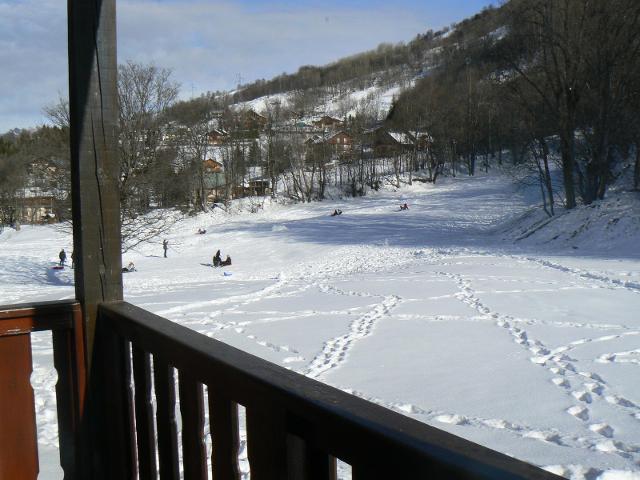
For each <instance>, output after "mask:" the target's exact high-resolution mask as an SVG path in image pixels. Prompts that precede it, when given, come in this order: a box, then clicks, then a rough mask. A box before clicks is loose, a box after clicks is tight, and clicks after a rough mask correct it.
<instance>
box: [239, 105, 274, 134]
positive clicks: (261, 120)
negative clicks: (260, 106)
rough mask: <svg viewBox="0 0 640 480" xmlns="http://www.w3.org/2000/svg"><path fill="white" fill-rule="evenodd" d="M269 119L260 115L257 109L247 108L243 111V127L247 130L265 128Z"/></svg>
mask: <svg viewBox="0 0 640 480" xmlns="http://www.w3.org/2000/svg"><path fill="white" fill-rule="evenodd" d="M268 123H269V119H268V118H267V117H265V116H263V115H260V114H259V113H258V112H256V111H255V110H247V111H244V112H242V127H243V128H244V129H245V130H258V131H262V130H264V129H265V127H266V126H267V124H268Z"/></svg>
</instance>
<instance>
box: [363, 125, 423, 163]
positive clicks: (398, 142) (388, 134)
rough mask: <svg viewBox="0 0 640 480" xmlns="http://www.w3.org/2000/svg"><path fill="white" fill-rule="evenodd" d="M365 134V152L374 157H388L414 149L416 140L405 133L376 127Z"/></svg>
mask: <svg viewBox="0 0 640 480" xmlns="http://www.w3.org/2000/svg"><path fill="white" fill-rule="evenodd" d="M364 133H365V135H364V136H365V144H366V146H367V150H369V151H371V152H372V153H373V155H374V156H376V157H388V156H392V155H395V154H397V153H400V152H403V151H409V150H412V149H413V148H415V146H416V139H415V137H414V136H413V135H411V134H410V133H407V132H397V131H392V130H388V129H386V128H384V127H376V128H372V129H370V130H367V131H365V132H364Z"/></svg>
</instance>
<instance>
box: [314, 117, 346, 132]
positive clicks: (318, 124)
mask: <svg viewBox="0 0 640 480" xmlns="http://www.w3.org/2000/svg"><path fill="white" fill-rule="evenodd" d="M312 123H313V126H314V127H315V128H317V129H319V130H330V129H338V128H342V127H343V126H344V122H343V121H342V120H339V119H337V118H334V117H330V116H328V115H324V116H322V117H320V119H318V120H315V121H313V122H312Z"/></svg>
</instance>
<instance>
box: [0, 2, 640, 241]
mask: <svg viewBox="0 0 640 480" xmlns="http://www.w3.org/2000/svg"><path fill="white" fill-rule="evenodd" d="M119 70H120V73H119V100H120V140H119V153H120V156H121V176H120V178H121V182H120V188H121V192H120V194H121V198H122V212H123V225H125V230H126V225H129V224H131V225H135V227H132V229H133V231H134V232H135V233H133V234H132V235H139V232H138V231H137V230H136V229H137V228H138V227H139V226H138V225H137V222H138V221H139V219H140V218H142V217H144V216H149V215H150V217H149V218H150V220H149V222H150V223H154V222H157V218H155V217H154V216H153V212H154V211H155V210H156V209H159V208H161V209H162V208H174V207H178V208H179V209H181V210H182V211H199V210H206V209H208V208H210V206H211V203H212V202H215V201H222V202H224V203H227V202H228V201H230V200H231V199H233V198H236V197H238V196H246V195H249V194H253V195H255V194H256V190H255V181H256V179H257V180H259V181H264V182H268V183H269V186H268V187H265V188H266V189H265V188H262V189H261V190H260V191H261V192H262V193H265V192H267V191H268V192H269V193H270V194H271V195H272V196H274V197H275V196H277V195H281V196H284V197H287V198H290V199H294V200H298V201H312V200H322V199H323V198H325V196H326V195H327V191H328V189H330V188H336V189H338V191H340V192H342V193H343V194H345V195H364V194H366V192H367V190H368V189H377V188H379V187H380V185H381V183H382V182H384V181H389V182H392V183H394V184H395V185H396V186H398V187H400V184H401V182H403V181H408V182H409V183H411V182H412V181H413V180H420V181H430V182H434V183H435V182H436V181H437V179H438V178H439V177H440V176H447V175H451V176H455V175H475V173H476V172H477V170H478V169H480V168H481V169H483V170H486V171H489V170H490V169H491V168H493V167H494V166H496V165H507V164H508V165H510V166H513V167H514V169H515V170H517V171H519V172H524V174H522V175H526V176H528V177H529V178H533V179H534V180H533V181H535V182H537V183H538V184H539V187H540V192H541V200H542V204H543V207H544V210H545V211H546V212H547V214H548V215H549V216H553V215H554V214H555V212H556V209H557V208H558V206H560V207H562V208H567V209H572V208H574V207H575V206H577V205H580V204H590V203H592V202H594V201H597V200H600V199H603V198H604V197H605V196H606V194H607V191H608V188H609V187H610V186H611V185H612V184H613V183H615V182H616V179H617V178H618V177H619V176H620V175H623V174H624V175H627V176H628V177H631V178H632V188H634V189H636V190H638V189H639V188H640V148H638V145H640V121H639V118H640V117H639V116H638V111H639V108H640V3H638V2H637V1H636V0H596V1H590V2H585V1H583V0H511V1H509V2H506V3H504V4H503V5H501V6H500V7H496V8H494V7H490V8H486V9H484V10H483V11H481V12H480V13H478V14H476V15H475V16H473V17H471V18H469V19H466V20H464V21H461V22H460V23H458V24H455V25H452V26H451V27H447V28H445V29H443V30H440V31H438V32H433V31H428V32H426V33H425V34H422V35H418V36H417V37H416V38H415V39H413V40H412V41H410V42H408V43H406V44H397V45H391V44H382V45H380V46H379V47H378V48H377V49H375V50H372V51H369V52H364V53H362V54H358V55H353V56H351V57H348V58H345V59H342V60H339V61H336V62H334V63H332V64H330V65H326V66H319V67H315V66H303V67H301V68H300V69H299V70H298V72H296V73H293V74H282V75H280V76H277V77H275V78H273V79H271V80H259V81H256V82H252V83H250V84H247V85H242V86H240V87H239V88H238V89H237V90H236V91H234V92H210V93H207V94H204V95H201V96H200V97H197V98H192V99H189V100H186V101H179V100H178V94H179V88H180V86H179V85H177V84H176V83H175V82H174V81H173V80H172V77H171V71H169V70H167V69H163V68H161V67H159V66H155V65H142V64H136V63H132V62H127V63H125V64H123V65H121V66H120V69H119ZM385 89H386V91H393V92H396V93H394V94H393V95H394V97H393V99H392V101H391V102H390V105H389V108H386V107H384V108H383V107H381V101H380V98H379V97H376V95H380V92H381V91H385ZM363 91H367V92H369V93H367V95H363V94H361V93H359V92H363ZM270 96H276V97H277V98H278V99H276V100H275V101H272V100H270ZM262 98H265V100H264V101H263V102H262V103H261V104H262V105H263V109H262V110H260V112H259V113H256V112H254V111H253V108H254V107H252V106H250V105H252V104H251V101H254V104H255V102H261V99H262ZM280 99H284V100H285V101H283V102H281V101H280ZM45 112H46V114H47V116H48V118H49V119H50V125H48V126H44V127H39V128H36V129H33V130H23V131H14V132H9V133H7V134H5V135H3V136H2V137H1V138H0V173H3V175H1V176H0V223H3V224H13V223H14V222H15V220H16V212H17V208H18V207H17V205H19V204H20V202H21V201H22V203H23V204H24V203H25V202H24V198H25V197H29V196H36V195H37V192H46V193H47V195H50V196H52V197H55V199H56V211H55V215H56V218H57V219H64V218H68V208H69V203H70V202H69V198H68V185H69V182H68V150H67V146H68V109H67V105H66V101H65V100H64V99H61V100H60V101H59V102H58V103H57V104H54V105H50V106H48V107H46V108H45ZM321 115H325V116H329V117H330V121H335V124H334V125H333V126H330V127H327V126H326V125H322V126H319V125H318V124H316V123H315V121H316V120H317V118H318V117H319V116H321ZM331 117H337V118H331ZM314 125H315V126H314ZM340 132H342V133H340ZM212 133H213V134H214V136H216V140H215V141H213V140H212V138H213V137H212ZM334 134H340V135H342V136H343V137H344V138H342V139H341V140H340V141H341V142H345V141H347V142H348V145H346V144H343V145H335V139H333V138H332V135H334ZM381 138H382V139H381ZM212 142H213V143H212ZM332 142H333V144H332ZM385 142H386V143H385ZM338 147H339V148H338ZM346 147H348V148H346ZM208 160H212V161H214V162H217V164H219V165H220V172H221V173H220V172H218V173H217V174H216V175H218V177H217V178H218V180H216V182H218V183H219V182H222V185H223V186H222V187H219V186H218V183H216V185H215V186H213V187H212V180H211V175H210V173H211V172H210V171H207V167H206V165H207V164H206V162H207V161H208ZM209 165H211V164H209ZM557 173H559V175H558V174H557ZM558 179H560V181H557V180H558ZM252 181H253V182H254V187H253V188H254V189H253V190H251V189H249V188H248V186H249V185H250V183H251V182H252ZM34 192H35V193H34ZM20 199H22V200H20ZM152 233H153V232H152Z"/></svg>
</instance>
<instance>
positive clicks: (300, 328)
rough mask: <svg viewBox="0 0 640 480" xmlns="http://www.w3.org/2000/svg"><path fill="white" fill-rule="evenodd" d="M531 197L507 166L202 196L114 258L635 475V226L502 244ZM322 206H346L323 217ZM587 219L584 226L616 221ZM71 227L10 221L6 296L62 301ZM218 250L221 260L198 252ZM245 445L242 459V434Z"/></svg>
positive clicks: (42, 348)
mask: <svg viewBox="0 0 640 480" xmlns="http://www.w3.org/2000/svg"><path fill="white" fill-rule="evenodd" d="M611 201H613V202H615V199H612V200H611ZM404 202H407V203H408V204H409V210H408V211H402V212H401V211H399V205H400V204H401V203H404ZM531 207H532V205H531V203H530V198H529V197H528V196H527V195H524V194H523V193H522V192H519V191H517V190H516V189H515V188H513V187H512V185H511V181H510V180H509V179H508V178H506V177H503V176H500V175H492V176H482V175H480V176H478V177H475V178H467V177H464V178H461V177H458V178H445V179H443V181H442V183H439V184H437V185H435V186H434V185H431V184H422V183H420V184H418V183H414V185H413V186H406V187H404V188H402V189H400V190H396V189H394V188H391V187H387V188H385V189H382V190H381V191H379V192H373V193H371V194H370V195H368V196H366V197H363V198H358V199H346V200H333V201H327V202H322V203H311V204H293V205H283V204H279V203H275V202H267V203H265V207H264V209H262V210H259V211H258V213H250V212H249V209H248V208H247V209H246V210H244V211H238V210H239V206H238V205H236V206H235V208H236V211H235V213H234V214H233V215H229V214H226V213H224V212H223V211H221V210H218V209H216V210H214V211H213V212H211V213H208V214H203V215H200V216H198V217H192V218H188V219H186V220H184V221H182V222H181V223H180V224H179V225H177V226H176V228H175V229H174V230H173V231H172V232H171V233H170V234H169V235H168V236H167V239H168V241H169V252H168V256H169V258H167V259H164V258H162V247H161V244H160V242H157V243H152V244H145V245H142V246H141V247H140V248H139V249H137V250H136V251H133V252H130V253H128V254H126V255H125V257H124V259H123V260H124V262H125V263H128V262H129V261H133V262H134V263H135V264H136V267H137V272H134V273H128V274H125V277H124V285H125V297H126V299H127V300H128V301H130V302H132V303H134V304H137V305H139V306H141V307H143V308H146V309H148V310H151V311H153V312H155V313H158V314H160V315H163V316H166V317H168V318H170V319H171V320H173V321H176V322H179V323H181V324H183V325H186V326H188V327H190V328H193V329H196V330H198V331H200V332H202V333H204V334H206V335H208V336H210V337H212V338H217V339H220V340H222V341H225V342H227V343H229V344H231V345H234V346H236V347H239V348H241V349H243V350H246V351H248V352H251V353H253V354H256V355H258V356H260V357H262V358H265V359H267V360H269V361H272V362H275V363H278V364H280V365H282V366H285V367H287V368H291V369H293V370H295V371H298V372H300V373H302V374H305V375H308V376H310V377H312V378H316V379H318V380H320V381H323V382H327V383H329V384H332V385H335V386H337V387H339V388H342V389H345V390H347V391H350V392H353V393H354V394H356V395H359V396H361V397H363V398H366V399H369V400H371V401H374V402H377V403H379V404H382V405H384V406H386V407H388V408H391V409H393V410H395V411H398V412H400V413H403V414H406V415H409V416H412V417H414V418H416V419H418V420H420V421H423V422H426V423H428V424H431V425H435V426H437V427H439V428H443V429H445V430H448V431H450V432H453V433H455V434H456V435H460V436H463V437H465V438H469V439H471V440H473V441H475V442H479V443H482V444H484V445H487V446H489V447H491V448H494V449H497V450H500V451H503V452H506V453H508V454H509V455H513V456H516V457H518V458H522V459H524V460H527V461H530V462H532V463H534V464H537V465H541V466H543V467H545V468H548V469H550V470H552V471H554V472H557V473H560V474H562V475H564V476H567V477H569V478H572V479H575V480H595V479H598V480H611V479H617V480H620V479H638V478H640V382H639V381H638V378H639V377H638V368H639V367H640V316H639V315H638V313H637V312H640V281H638V280H639V279H640V252H638V250H637V249H635V248H633V247H634V245H636V244H637V241H638V230H637V229H627V227H626V226H625V225H636V224H635V223H633V222H634V220H631V221H629V220H625V219H627V217H628V215H629V211H624V212H621V213H620V216H621V219H620V220H619V221H618V222H615V223H613V224H612V226H611V227H610V230H611V231H614V230H615V231H616V232H617V233H615V235H614V234H612V235H611V237H604V238H605V239H606V240H607V241H608V242H613V239H617V240H616V241H617V243H616V248H611V249H608V250H602V249H600V248H598V247H599V246H600V245H598V242H590V241H588V240H587V239H588V236H587V235H588V234H589V233H588V232H589V231H591V232H593V231H594V230H589V229H587V230H586V231H585V232H586V233H584V237H578V236H574V238H573V240H574V241H577V242H579V243H577V244H576V246H578V247H579V248H578V249H573V248H571V247H572V246H574V245H573V244H572V243H571V242H568V243H567V246H568V247H569V249H568V251H567V252H566V253H563V254H560V255H558V254H556V252H555V248H556V246H557V243H553V242H551V243H545V242H544V241H543V238H542V237H539V238H538V237H536V235H537V234H532V235H530V236H529V237H528V238H527V239H526V240H527V242H526V243H523V242H524V240H523V241H520V242H515V244H514V242H513V240H514V235H516V233H508V234H505V230H507V228H508V227H511V230H510V231H511V232H516V230H517V228H516V227H514V224H513V218H517V217H521V216H522V215H523V213H524V212H526V211H527V210H528V209H530V208H531ZM335 208H339V209H341V210H342V211H343V212H344V213H343V214H342V215H340V216H338V217H331V216H329V213H330V212H332V211H333V210H334V209H335ZM609 210H611V209H609ZM597 211H598V209H597V207H594V208H592V209H584V210H578V211H576V212H575V214H570V215H569V214H567V215H566V216H560V217H559V218H558V219H557V220H555V221H554V222H558V223H557V225H561V223H562V222H565V221H566V222H570V225H571V228H575V225H577V224H578V222H577V220H576V221H574V220H570V219H571V218H573V215H575V218H578V217H579V216H580V215H584V214H586V213H588V212H597ZM636 213H637V211H636ZM611 215H613V213H612V214H611ZM590 218H593V221H592V222H591V223H590V225H592V226H591V227H589V228H590V229H591V228H594V227H593V225H596V224H597V225H600V223H602V224H603V225H604V224H608V223H610V220H611V219H610V218H609V217H606V218H603V219H602V220H598V217H597V214H594V215H592V217H590ZM634 218H635V217H634ZM505 222H512V223H511V224H508V223H505ZM625 222H630V223H625ZM529 224H530V223H529ZM567 225H569V224H567ZM198 228H206V230H207V233H206V234H204V235H198V234H197V233H196V232H197V230H198ZM554 228H555V227H554ZM598 228H600V227H598ZM603 228H604V227H603ZM560 230H561V228H560V227H557V228H556V231H560ZM542 234H543V231H541V232H540V235H542ZM546 234H547V233H545V235H546ZM505 236H506V237H507V238H506V239H505ZM569 236H570V234H569ZM579 238H582V240H580V239H579ZM576 239H577V240H576ZM557 241H558V242H559V241H560V237H559V239H558V240H557ZM70 242H71V239H70V237H69V235H68V234H66V233H64V232H61V231H59V230H57V229H55V228H54V227H51V226H41V227H29V226H27V227H23V229H22V230H20V231H19V232H15V231H13V230H5V232H4V233H2V234H1V235H0V303H12V302H18V301H27V300H30V299H38V300H43V299H53V298H67V297H71V296H72V295H73V287H72V279H73V277H72V274H73V272H72V271H71V270H64V271H62V272H54V271H52V270H51V269H50V268H49V267H50V266H51V264H52V263H53V261H54V260H55V258H56V255H57V252H58V250H59V249H60V248H61V247H65V249H70V248H71V243H70ZM217 249H221V250H222V254H223V256H225V255H226V254H229V255H231V257H232V259H233V265H232V266H231V267H228V268H225V269H214V268H212V267H211V266H210V263H211V257H212V255H213V253H214V252H215V251H216V250H217ZM225 272H226V273H227V275H224V273H225ZM50 348H51V347H50V338H49V337H46V336H39V337H37V338H36V340H35V342H34V349H35V353H34V362H35V367H34V375H33V379H32V383H33V384H34V387H35V389H36V394H37V396H38V405H37V410H38V420H39V425H40V427H39V434H40V445H41V448H42V452H44V453H43V455H42V458H43V459H44V461H45V466H44V468H43V474H42V475H41V477H40V478H45V479H49V478H58V477H57V476H56V475H57V473H56V471H55V469H54V467H53V465H54V464H55V450H54V445H55V443H56V433H55V415H54V413H55V409H54V406H53V405H54V396H53V389H52V385H53V382H54V381H55V376H54V375H51V366H50V362H51V360H50ZM241 458H243V459H244V460H245V461H244V463H243V469H244V471H246V470H247V468H248V465H247V463H246V451H245V450H244V443H243V448H242V452H241ZM341 475H342V477H343V478H349V468H348V467H346V466H342V467H341Z"/></svg>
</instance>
